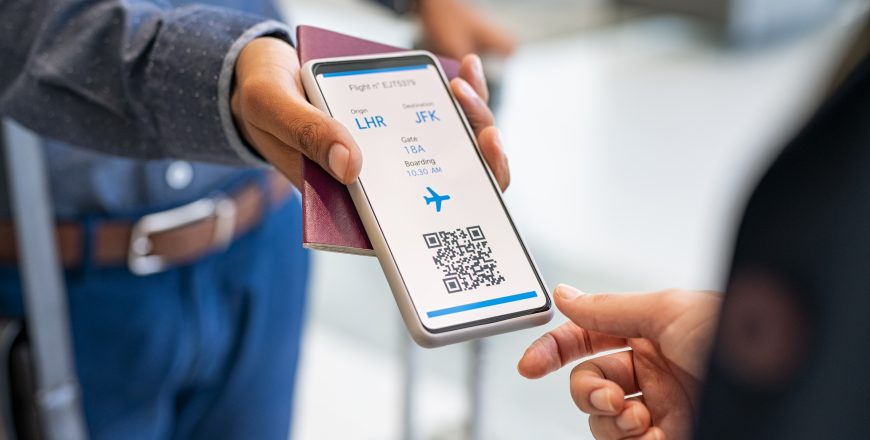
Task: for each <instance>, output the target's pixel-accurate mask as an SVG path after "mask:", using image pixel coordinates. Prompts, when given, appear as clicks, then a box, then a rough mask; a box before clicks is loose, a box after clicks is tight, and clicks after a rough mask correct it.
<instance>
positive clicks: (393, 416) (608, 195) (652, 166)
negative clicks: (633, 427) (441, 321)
mask: <svg viewBox="0 0 870 440" xmlns="http://www.w3.org/2000/svg"><path fill="white" fill-rule="evenodd" d="M286 3H287V6H288V8H289V6H290V5H289V4H290V3H291V2H289V1H288V2H286ZM474 3H475V4H477V5H478V6H479V7H480V8H481V9H482V10H484V11H485V12H486V13H487V14H488V15H490V16H491V17H493V18H494V19H495V20H496V21H498V22H499V23H501V24H502V25H504V26H505V27H506V28H507V29H509V30H510V31H512V32H513V33H514V34H515V35H516V36H517V37H518V39H519V41H520V43H521V44H520V46H519V48H518V50H517V51H516V53H515V54H514V55H513V56H512V57H511V58H510V59H507V60H504V61H501V60H495V59H487V60H486V70H487V71H488V74H489V75H490V78H491V80H492V81H493V82H494V84H493V86H494V89H495V90H496V91H497V92H498V95H497V99H496V101H495V102H496V110H497V117H498V125H499V126H500V127H501V128H502V130H503V132H504V139H505V142H506V144H507V152H508V155H509V157H510V159H511V173H512V184H511V187H510V189H509V190H508V192H507V194H506V199H507V202H508V205H509V207H510V208H511V210H512V213H513V215H514V218H515V220H516V222H517V223H518V226H519V229H520V231H522V233H523V234H524V236H525V238H526V241H527V243H528V245H529V247H530V248H531V250H532V253H533V255H534V256H535V257H536V259H537V261H538V264H539V265H540V268H541V270H542V272H543V275H544V277H545V279H546V280H547V282H548V283H549V285H550V287H551V288H552V287H553V286H555V284H557V283H570V284H573V285H575V286H577V287H579V288H580V289H582V290H586V291H622V290H656V289H662V288H667V287H684V288H691V289H722V287H723V283H724V278H725V271H726V270H727V266H728V260H729V253H730V246H731V242H732V238H733V236H734V232H735V227H736V225H735V221H736V220H737V219H738V218H739V215H740V213H741V209H742V206H743V203H744V201H745V199H746V197H747V195H748V191H749V190H751V188H752V187H753V185H754V183H755V182H756V180H757V179H758V178H759V176H760V173H762V172H763V171H764V169H765V167H766V166H767V164H768V163H769V162H770V161H771V160H772V158H773V157H774V156H775V155H776V153H777V151H778V149H779V148H780V147H781V146H782V144H783V142H785V141H786V140H787V139H788V137H789V136H790V135H791V134H793V132H794V130H795V129H796V128H797V127H798V126H799V125H800V124H801V123H802V122H803V121H804V120H805V119H806V118H807V117H808V116H809V114H810V112H811V111H812V110H813V108H814V106H816V105H817V104H818V102H819V100H820V99H822V98H823V97H824V94H825V92H826V90H827V87H828V86H829V81H830V76H831V75H832V73H833V71H834V70H835V69H836V65H837V62H838V61H839V58H840V56H842V53H843V51H844V50H845V47H846V45H847V43H848V41H849V39H850V36H851V35H852V34H853V33H854V32H855V31H856V30H857V26H860V24H861V20H862V18H863V16H864V14H865V10H866V6H867V3H866V2H865V1H855V0H843V1H824V0H800V1H798V0H782V1H775V0H759V1H755V0H744V1H741V0H734V1H726V0H721V1H719V0H716V1H707V2H697V1H694V2H693V1H683V0H632V1H628V0H626V1H604V0H537V1H534V2H530V1H521V0H475V1H474ZM287 12H288V14H290V16H292V17H293V21H294V22H295V23H297V24H311V25H316V26H320V27H325V28H329V29H332V30H336V31H340V32H344V33H348V34H352V35H356V36H360V37H364V38H369V39H372V40H376V41H380V42H384V43H389V44H394V45H398V46H406V47H408V46H411V45H413V44H414V42H415V41H417V39H418V34H417V26H415V23H414V22H413V20H412V19H410V18H407V17H405V18H403V17H397V16H395V15H394V14H393V13H391V12H389V11H387V10H384V9H383V8H380V7H378V6H376V5H373V4H371V3H370V2H364V1H360V0H293V1H292V10H290V9H288V10H287ZM313 261H314V271H313V278H312V289H311V302H310V304H309V307H310V314H309V316H308V321H307V330H306V333H305V339H306V340H305V343H304V348H303V358H302V359H303V365H302V369H301V374H300V376H299V381H300V392H301V394H300V395H299V396H298V398H297V401H296V409H295V414H294V424H293V429H294V432H293V435H294V438H297V439H302V440H312V439H334V438H353V439H398V438H406V437H407V438H417V439H427V440H428V439H445V440H446V439H464V438H469V427H470V425H469V423H470V420H469V415H470V414H472V413H474V414H478V415H479V418H478V421H479V424H477V425H475V426H474V431H475V432H476V433H477V434H478V435H477V437H478V438H482V439H531V438H537V439H585V438H590V439H591V438H592V437H591V434H589V431H588V427H587V423H586V418H585V416H584V415H582V414H581V413H580V412H579V411H577V410H576V408H575V407H574V404H573V402H572V400H571V398H570V396H569V394H568V387H567V385H568V371H561V372H559V373H556V374H553V375H551V376H550V377H547V378H545V379H541V380H538V381H528V380H525V379H523V378H521V377H520V376H519V375H518V374H517V373H516V369H515V365H516V362H517V360H518V359H519V357H520V355H521V354H522V352H523V350H524V348H525V347H526V346H527V345H528V344H529V343H530V342H531V341H532V340H534V339H535V338H537V337H538V336H539V335H540V334H541V333H543V332H544V330H545V329H546V328H550V327H553V326H555V325H556V324H558V323H560V322H562V321H563V320H564V318H563V317H561V316H558V315H557V317H556V318H555V319H554V321H553V323H552V324H551V325H549V326H547V327H542V328H536V329H531V330H527V331H521V332H516V333H511V334H508V335H503V336H498V337H493V338H489V339H487V340H486V342H485V344H483V345H481V346H473V345H472V344H459V345H455V346H450V347H446V348H440V349H436V350H422V349H415V348H413V347H411V346H410V344H409V342H408V338H407V336H406V333H405V329H404V327H403V325H402V323H401V320H400V318H399V314H398V310H397V308H396V305H395V303H394V301H393V298H392V295H391V293H390V290H389V288H388V287H387V284H386V282H385V280H384V276H383V273H382V272H381V270H380V267H379V266H378V264H377V261H376V260H375V259H374V258H370V257H359V256H348V255H340V254H330V253H323V252H315V253H313ZM360 311H363V313H360ZM409 349H410V352H409V351H408V350H409ZM409 354H410V356H409ZM409 359H410V361H411V362H410V364H411V366H412V367H413V370H408V369H407V366H408V360H409ZM568 370H570V369H568ZM409 371H411V372H412V373H413V374H412V376H413V377H412V378H411V380H410V381H407V380H406V379H407V377H408V376H407V374H408V372H409ZM474 378H477V379H479V380H475V379H474ZM409 383H410V385H411V386H410V388H408V387H407V385H408V384H409ZM472 390H476V392H478V393H479V399H476V398H472V396H474V393H473V392H472ZM409 404H410V406H409ZM409 420H410V422H409Z"/></svg>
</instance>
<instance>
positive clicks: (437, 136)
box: [314, 55, 550, 333]
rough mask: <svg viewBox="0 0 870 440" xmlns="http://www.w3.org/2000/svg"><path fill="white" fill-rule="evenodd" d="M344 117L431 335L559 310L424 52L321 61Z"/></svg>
mask: <svg viewBox="0 0 870 440" xmlns="http://www.w3.org/2000/svg"><path fill="white" fill-rule="evenodd" d="M314 75H315V78H316V80H317V84H318V87H319V88H320V91H321V93H322V96H323V98H324V100H325V102H326V103H327V106H328V108H329V111H330V113H331V114H332V116H333V117H334V118H336V119H337V120H338V121H340V122H341V123H342V124H344V125H345V126H346V127H347V128H348V129H349V130H350V132H351V134H352V135H353V137H354V140H356V142H357V143H358V144H359V146H360V148H361V149H362V153H363V166H362V171H361V173H360V177H359V182H360V184H361V187H362V189H363V191H364V192H365V195H366V197H367V198H368V201H369V203H370V204H371V207H372V211H373V212H374V214H375V218H376V221H377V224H378V227H379V228H380V230H381V233H382V234H383V236H384V238H385V239H386V243H387V247H388V248H389V252H390V253H391V257H392V258H393V260H394V261H395V262H396V265H397V267H398V269H399V273H400V276H401V279H402V282H403V283H404V284H405V287H406V289H407V291H408V292H409V294H410V297H411V300H412V302H413V304H414V308H415V309H416V312H417V314H418V316H419V317H420V320H421V322H422V323H423V325H424V326H425V327H426V328H427V329H428V330H429V331H430V332H435V333H437V332H443V331H449V330H453V329H458V328H463V327H468V326H473V325H479V324H483V323H489V322H495V321H500V320H503V319H508V318H512V317H516V316H521V315H525V314H531V313H536V312H539V311H544V310H546V309H548V308H549V306H550V299H549V297H548V296H547V292H546V289H545V288H544V287H543V282H542V281H541V279H540V276H539V274H538V273H537V271H536V269H535V267H534V264H533V263H532V260H531V258H530V256H529V254H528V252H527V250H526V248H525V245H524V244H523V243H522V241H521V240H520V237H519V235H518V233H517V231H516V228H515V227H514V224H513V221H512V220H511V218H510V216H509V214H508V212H507V210H506V208H505V206H504V204H503V203H502V200H501V198H500V197H499V193H498V191H499V189H498V187H497V186H496V184H495V182H494V181H493V180H492V179H490V177H489V174H488V171H487V169H486V168H485V165H484V161H483V158H482V156H481V155H480V153H479V152H478V150H477V148H476V147H475V145H474V143H473V138H472V136H473V134H472V133H470V132H469V131H468V130H466V127H465V125H464V124H463V122H462V119H461V116H460V113H459V109H458V108H457V107H456V105H455V104H454V102H453V100H452V98H451V96H450V94H449V92H448V88H447V87H448V84H447V83H446V82H445V81H444V80H443V79H442V76H441V74H440V73H439V71H438V68H437V67H436V66H435V65H434V64H433V61H432V59H430V58H429V57H427V56H423V55H413V56H407V57H399V58H383V59H377V60H357V61H348V62H332V63H321V64H317V65H315V66H314Z"/></svg>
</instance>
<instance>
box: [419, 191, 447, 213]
mask: <svg viewBox="0 0 870 440" xmlns="http://www.w3.org/2000/svg"><path fill="white" fill-rule="evenodd" d="M426 191H429V194H432V197H428V196H423V200H425V201H426V205H429V204H430V203H432V202H435V212H441V202H443V201H445V200H450V196H449V195H447V194H444V195H443V196H442V195H439V194H438V193H436V192H435V190H434V189H432V188H430V187H428V186H427V187H426Z"/></svg>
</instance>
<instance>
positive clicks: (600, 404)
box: [589, 388, 616, 412]
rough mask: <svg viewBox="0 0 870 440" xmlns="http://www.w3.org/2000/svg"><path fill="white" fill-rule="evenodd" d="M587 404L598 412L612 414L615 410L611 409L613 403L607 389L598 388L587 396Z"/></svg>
mask: <svg viewBox="0 0 870 440" xmlns="http://www.w3.org/2000/svg"><path fill="white" fill-rule="evenodd" d="M589 403H591V404H592V406H594V407H595V409H597V410H599V411H607V412H613V411H614V410H616V408H614V407H613V401H612V400H611V399H610V390H609V389H607V388H599V389H597V390H595V391H593V392H592V394H590V395H589Z"/></svg>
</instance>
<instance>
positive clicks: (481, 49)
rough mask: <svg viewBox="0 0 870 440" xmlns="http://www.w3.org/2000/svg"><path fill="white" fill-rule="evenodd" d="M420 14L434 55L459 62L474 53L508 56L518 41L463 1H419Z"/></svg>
mask: <svg viewBox="0 0 870 440" xmlns="http://www.w3.org/2000/svg"><path fill="white" fill-rule="evenodd" d="M418 14H419V15H420V21H421V22H422V24H423V33H424V36H425V38H426V43H427V44H428V45H429V46H430V47H431V49H432V51H433V52H437V53H440V54H444V55H447V56H450V57H453V58H456V59H459V58H461V57H462V56H464V55H467V54H470V53H495V54H497V55H501V56H508V55H510V54H511V52H513V50H514V47H516V41H515V40H514V38H513V36H511V35H510V34H509V33H508V32H507V31H505V30H504V29H502V28H501V27H499V26H497V25H496V24H495V23H493V22H492V21H490V20H489V19H487V18H486V17H485V16H483V15H482V14H481V13H480V12H478V11H476V10H475V9H474V8H472V7H471V6H468V5H467V4H465V3H463V2H462V0H419V1H418Z"/></svg>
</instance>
